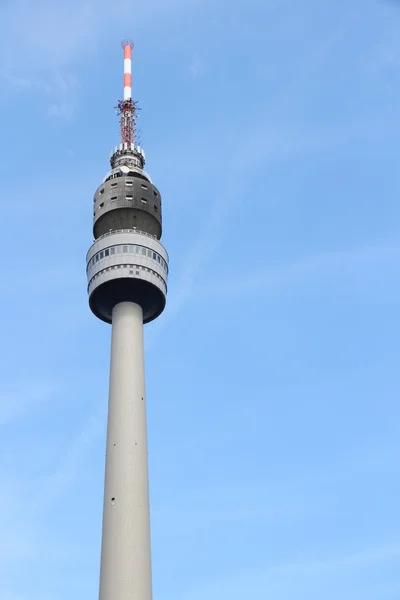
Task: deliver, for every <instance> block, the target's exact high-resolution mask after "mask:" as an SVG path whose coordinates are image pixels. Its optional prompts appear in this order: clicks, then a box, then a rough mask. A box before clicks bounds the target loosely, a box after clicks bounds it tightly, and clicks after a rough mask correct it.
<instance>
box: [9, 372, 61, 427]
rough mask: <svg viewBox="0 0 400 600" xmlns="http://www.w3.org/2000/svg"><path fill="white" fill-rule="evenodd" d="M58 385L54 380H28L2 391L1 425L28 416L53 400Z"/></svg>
mask: <svg viewBox="0 0 400 600" xmlns="http://www.w3.org/2000/svg"><path fill="white" fill-rule="evenodd" d="M57 389H58V387H57V386H56V384H55V383H54V382H52V381H28V382H26V383H24V384H22V385H21V384H20V385H17V386H15V387H13V388H11V389H4V387H3V389H2V390H1V391H0V426H1V425H2V426H5V425H9V424H11V423H12V422H14V421H16V420H17V419H20V418H22V417H25V416H27V415H28V414H29V413H30V412H31V411H33V410H35V409H37V408H38V407H40V406H41V405H43V404H44V403H46V402H48V401H50V400H53V401H54V396H55V395H56V393H57Z"/></svg>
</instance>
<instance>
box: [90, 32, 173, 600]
mask: <svg viewBox="0 0 400 600" xmlns="http://www.w3.org/2000/svg"><path fill="white" fill-rule="evenodd" d="M122 46H123V49H124V99H123V100H121V101H120V102H119V103H118V111H119V116H120V128H121V142H120V144H119V145H118V146H117V147H116V148H115V149H114V151H113V152H112V154H111V157H110V164H111V170H110V171H109V172H108V173H107V175H106V176H105V177H104V179H103V181H102V183H101V185H100V186H99V187H98V188H97V190H96V192H95V194H94V201H93V236H94V242H93V244H92V246H91V247H90V249H89V251H88V253H87V256H86V272H87V280H88V295H89V305H90V308H91V310H92V312H93V313H94V314H95V315H96V316H97V317H98V318H99V319H101V320H102V321H105V322H106V323H111V324H112V343H111V368H110V390H109V410H108V428H107V451H106V474H105V490H104V513H103V536H102V551H101V570H100V596H99V598H100V600H128V599H132V600H151V597H152V592H151V558H150V520H149V498H148V466H147V432H146V408H145V380H144V352H143V323H148V322H150V321H152V320H153V319H155V318H156V317H158V316H159V315H160V314H161V312H162V311H163V310H164V307H165V302H166V295H167V276H168V254H167V252H166V250H165V248H164V247H163V245H162V244H161V243H160V239H161V234H162V207H161V194H160V192H159V190H158V189H157V188H156V187H155V185H154V184H153V182H152V181H151V179H150V177H149V175H148V174H147V173H146V172H145V170H144V166H145V154H144V152H143V150H142V148H141V147H140V146H138V145H136V143H135V125H136V117H137V104H136V102H134V101H133V100H132V89H131V56H132V47H133V44H132V42H129V41H125V42H123V43H122Z"/></svg>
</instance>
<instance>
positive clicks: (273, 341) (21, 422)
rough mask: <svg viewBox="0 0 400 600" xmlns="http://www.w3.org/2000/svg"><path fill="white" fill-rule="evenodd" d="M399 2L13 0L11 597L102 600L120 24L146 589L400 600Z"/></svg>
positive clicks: (5, 544)
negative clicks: (103, 285)
mask: <svg viewBox="0 0 400 600" xmlns="http://www.w3.org/2000/svg"><path fill="white" fill-rule="evenodd" d="M399 30H400V3H397V2H395V1H394V0H392V1H389V0H388V1H384V0H352V1H351V2H349V0H307V2H299V1H298V0H259V1H258V0H248V1H247V2H246V3H242V2H236V1H233V2H232V1H231V2H228V1H227V0H198V1H196V0H187V1H185V0H170V1H169V2H165V1H161V0H148V1H147V2H141V3H139V2H134V1H133V0H114V2H112V3H110V2H105V0H96V1H94V0H92V1H91V0H87V1H86V2H84V1H83V0H69V2H68V3H63V4H61V5H60V6H58V5H57V3H54V2H50V1H49V0H43V1H39V0H38V1H36V2H33V1H29V0H3V2H2V3H1V6H0V50H1V55H2V61H1V68H0V85H1V95H0V104H1V110H0V128H1V131H2V144H1V148H2V156H1V167H0V170H1V174H2V178H1V179H2V235H1V237H0V250H1V256H2V257H3V260H2V270H1V272H2V278H1V282H0V288H1V306H2V326H1V337H2V344H1V348H2V350H1V353H2V356H1V359H2V360H1V361H0V382H1V384H0V385H1V387H0V426H1V435H0V451H1V460H0V482H1V492H2V493H1V495H0V598H1V600H3V599H4V600H70V598H75V599H77V600H87V599H88V598H96V597H97V593H98V572H99V553H100V536H101V512H102V494H103V475H104V451H105V424H106V420H105V419H106V404H107V391H108V390H107V387H108V369H109V347H110V328H109V327H108V326H107V325H105V324H103V323H101V322H100V321H98V320H97V319H95V317H94V316H93V315H91V313H90V311H89V308H88V305H87V298H86V280H85V254H86V251H87V249H88V248H89V246H90V244H91V242H92V237H91V227H92V222H91V217H92V214H91V212H92V197H93V193H94V191H95V189H96V187H97V186H98V185H99V182H100V181H101V180H102V178H103V176H104V175H105V173H106V172H107V170H108V156H109V152H110V151H111V149H112V148H113V146H114V145H115V144H116V143H117V142H118V125H117V118H116V116H115V114H114V112H113V107H114V106H115V104H116V101H117V99H118V98H119V97H121V95H122V50H121V47H120V41H121V39H123V38H126V37H131V38H134V40H135V43H136V48H135V51H134V62H133V86H134V97H135V99H138V100H139V101H140V104H141V107H142V109H143V110H142V113H141V117H140V129H141V141H142V145H143V146H144V148H145V151H146V154H147V159H148V161H147V170H148V172H149V173H150V175H151V176H152V178H153V180H154V183H155V184H156V185H157V187H158V188H159V189H160V190H161V192H162V195H163V213H164V237H163V242H164V244H165V246H166V248H167V249H168V251H169V254H170V281H169V298H168V305H167V309H166V311H165V312H164V314H163V315H162V317H160V318H159V319H158V320H157V321H156V322H154V323H152V324H150V325H148V326H146V346H147V354H146V370H147V399H148V426H149V452H150V473H151V516H152V548H153V572H154V599H155V600H203V599H204V598H207V600H221V599H225V598H226V599H227V598H229V600H243V599H245V598H246V599H247V598H252V599H253V600H267V599H270V598H271V599H272V598H273V599H274V600H295V599H296V600H303V599H304V600H320V599H321V598H323V599H324V600H354V599H355V598H362V599H363V600H392V599H396V600H398V598H399V597H400V576H399V567H400V524H399V518H398V512H399V510H398V507H399V502H400V485H399V481H400V477H399V475H400V467H399V465H400V441H399V429H400V409H399V403H398V399H399V396H400V379H399V362H400V345H399V338H400V325H399V304H400V284H399V262H400V226H399V223H400V209H399V196H400V175H399V173H400V172H399V169H398V156H399V139H400V92H399V90H400V85H399V84H400V41H399V39H400V38H399Z"/></svg>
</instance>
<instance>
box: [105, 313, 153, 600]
mask: <svg viewBox="0 0 400 600" xmlns="http://www.w3.org/2000/svg"><path fill="white" fill-rule="evenodd" d="M151 598H152V584H151V556H150V517H149V483H148V466H147V426H146V397H145V374H144V347H143V311H142V308H141V307H140V306H139V305H138V304H134V303H132V302H121V303H120V304H117V305H116V306H115V307H114V309H113V312H112V342H111V367H110V392H109V407H108V427H107V452H106V475H105V487H104V514H103V537H102V549H101V569H100V595H99V600H151Z"/></svg>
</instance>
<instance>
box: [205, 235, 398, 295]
mask: <svg viewBox="0 0 400 600" xmlns="http://www.w3.org/2000/svg"><path fill="white" fill-rule="evenodd" d="M399 259H400V246H397V245H395V244H394V245H390V244H381V245H379V244H377V245H372V244H371V245H364V246H359V247H355V248H350V249H347V250H341V251H340V250H336V251H332V252H325V253H318V254H316V255H314V256H309V257H299V258H297V259H296V260H294V261H293V262H289V263H286V264H281V265H277V266H272V267H270V268H267V269H264V270H262V271H260V272H258V273H250V274H249V275H246V276H244V277H242V276H241V277H234V278H232V279H228V280H225V281H223V280H222V281H221V280H219V281H214V282H210V283H208V284H207V285H205V286H198V287H197V289H196V291H197V293H203V294H211V295H212V296H219V295H228V296H230V295H231V294H238V293H239V294H240V293H241V292H244V293H246V294H247V293H248V292H249V291H250V290H251V291H252V292H256V291H257V292H260V291H264V292H267V293H272V292H276V291H279V290H282V289H284V288H285V287H289V288H290V287H291V286H293V285H296V284H298V283H304V282H305V281H309V280H311V279H313V280H315V279H317V280H319V281H321V280H331V281H332V279H334V281H338V280H340V278H342V277H346V278H347V277H348V275H349V274H352V275H353V277H352V282H353V284H354V285H357V283H358V281H359V280H358V279H357V278H354V275H355V274H356V273H357V272H358V273H359V275H361V276H362V277H363V278H367V279H372V280H374V278H375V277H376V275H378V276H381V275H382V268H383V266H384V265H387V266H388V267H389V268H391V269H392V272H393V270H394V271H396V272H397V270H398V261H399Z"/></svg>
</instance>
